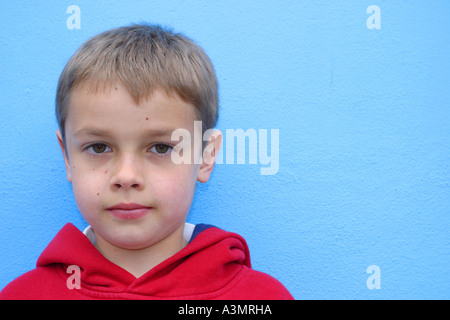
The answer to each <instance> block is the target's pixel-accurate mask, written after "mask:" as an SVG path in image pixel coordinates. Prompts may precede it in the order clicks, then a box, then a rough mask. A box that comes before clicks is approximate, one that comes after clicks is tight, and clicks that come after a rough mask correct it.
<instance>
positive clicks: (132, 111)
mask: <svg viewBox="0 0 450 320" xmlns="http://www.w3.org/2000/svg"><path fill="white" fill-rule="evenodd" d="M194 120H196V112H195V108H194V106H193V105H191V104H189V103H187V102H185V101H184V100H183V99H181V98H180V97H179V96H178V95H177V94H175V93H173V94H167V93H166V92H165V91H164V90H161V89H155V90H153V92H152V94H151V95H150V96H149V97H148V98H146V99H143V100H142V101H140V102H136V101H135V100H134V99H133V97H132V96H131V95H130V94H129V92H128V91H127V89H126V88H125V87H124V86H122V85H121V84H120V83H117V84H113V85H111V86H109V87H108V88H105V89H104V90H98V91H95V92H93V91H90V90H89V88H88V87H86V86H80V87H77V88H75V89H74V90H73V91H72V92H71V95H70V99H69V103H68V111H67V117H66V131H68V130H72V131H80V130H82V129H102V130H104V129H106V128H108V129H117V130H124V129H126V128H128V129H133V128H134V129H137V128H139V127H145V128H146V129H149V128H154V129H158V128H173V130H175V129H177V128H189V127H190V126H192V125H193V122H194ZM91 131H92V130H91ZM94 131H95V130H94Z"/></svg>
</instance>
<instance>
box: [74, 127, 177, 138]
mask: <svg viewBox="0 0 450 320" xmlns="http://www.w3.org/2000/svg"><path fill="white" fill-rule="evenodd" d="M175 130H176V128H158V129H148V130H145V131H144V133H143V134H142V135H143V136H149V137H171V136H172V132H173V131H175ZM74 136H75V137H82V136H94V137H112V136H113V134H112V131H111V130H109V129H101V128H91V127H85V128H81V129H79V130H77V131H76V132H75V133H74Z"/></svg>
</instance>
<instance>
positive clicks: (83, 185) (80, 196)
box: [72, 170, 104, 213]
mask: <svg viewBox="0 0 450 320" xmlns="http://www.w3.org/2000/svg"><path fill="white" fill-rule="evenodd" d="M90 171H91V172H86V171H81V170H72V188H73V194H74V197H75V201H76V203H77V205H78V207H79V209H80V211H81V212H82V213H85V212H89V211H90V209H92V208H94V207H96V206H97V204H98V200H99V199H100V196H101V195H102V193H103V184H104V182H103V180H104V179H103V180H102V178H104V177H102V175H100V174H98V173H97V174H96V173H95V171H94V170H90Z"/></svg>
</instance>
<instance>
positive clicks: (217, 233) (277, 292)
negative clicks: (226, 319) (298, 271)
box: [0, 223, 293, 300]
mask: <svg viewBox="0 0 450 320" xmlns="http://www.w3.org/2000/svg"><path fill="white" fill-rule="evenodd" d="M69 266H77V267H79V269H78V270H79V272H78V274H79V275H80V277H79V280H80V281H79V284H80V285H79V289H78V288H77V286H74V284H76V281H74V276H76V272H74V269H73V267H71V268H69ZM0 299H202V300H206V299H223V300H226V299H236V300H239V299H248V300H253V299H265V300H275V299H293V298H292V296H291V294H290V293H289V292H288V291H287V290H286V288H285V287H284V286H283V285H282V284H281V283H280V282H279V281H278V280H276V279H274V278H272V277H271V276H269V275H267V274H265V273H261V272H258V271H255V270H253V269H251V265H250V256H249V251H248V247H247V244H246V242H245V240H244V239H243V238H242V237H241V236H239V235H237V234H235V233H230V232H226V231H223V230H221V229H218V228H216V227H213V226H209V225H204V224H199V225H196V226H195V229H194V231H193V234H192V237H191V239H190V242H189V244H188V245H187V246H186V247H185V248H183V249H182V250H180V251H179V252H178V253H176V254H175V255H173V256H172V257H170V258H168V259H167V260H165V261H163V262H162V263H160V264H159V265H157V266H156V267H154V268H153V269H151V270H150V271H148V272H147V273H146V274H144V275H142V276H141V277H139V278H136V277H134V276H133V275H132V274H130V273H129V272H127V271H125V270H124V269H122V268H121V267H119V266H117V265H115V264H114V263H112V262H110V261H109V260H107V259H106V258H105V257H103V256H102V255H101V254H100V252H98V251H97V249H96V248H95V247H94V245H93V244H92V243H91V241H90V240H89V239H88V238H87V237H86V236H85V235H84V234H83V233H82V232H81V231H79V230H78V229H77V228H76V227H75V226H74V225H72V224H70V223H68V224H66V225H65V226H64V227H63V228H62V229H61V230H60V231H59V233H58V234H57V235H56V237H55V238H54V239H53V240H52V241H51V242H50V244H49V245H48V246H47V248H46V249H45V250H44V252H43V253H42V254H41V256H40V257H39V259H38V261H37V264H36V269H34V270H32V271H30V272H27V273H25V274H24V275H22V276H20V277H18V278H17V279H15V280H14V281H12V282H11V283H10V284H8V285H7V286H6V287H5V288H4V289H3V290H2V291H1V292H0Z"/></svg>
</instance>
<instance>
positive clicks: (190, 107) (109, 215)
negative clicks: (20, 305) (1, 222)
mask: <svg viewBox="0 0 450 320" xmlns="http://www.w3.org/2000/svg"><path fill="white" fill-rule="evenodd" d="M56 116H57V120H58V124H59V130H58V131H57V138H58V142H59V144H60V146H61V150H62V153H63V156H64V161H65V167H66V171H67V179H68V180H69V181H70V182H71V183H72V186H73V192H74V196H75V200H76V203H77V206H78V208H79V210H80V212H81V214H82V215H83V217H84V218H85V219H86V221H87V222H88V224H89V227H88V228H86V230H85V231H84V232H83V233H82V232H80V231H79V230H78V229H77V228H75V226H73V225H72V224H67V225H65V226H64V227H63V228H62V229H61V231H60V232H59V233H58V234H57V235H56V237H55V238H54V239H53V240H52V241H51V243H50V244H49V245H48V246H47V248H46V249H45V250H44V252H43V253H42V254H41V256H40V257H39V259H38V261H37V267H36V269H34V270H32V271H30V272H28V273H26V274H24V275H22V276H21V277H19V278H17V279H16V280H14V281H13V282H11V283H10V284H9V285H8V286H6V287H5V288H4V289H3V290H2V292H1V293H0V298H2V299H292V296H291V295H290V293H289V292H288V291H287V290H286V289H285V288H284V287H283V285H282V284H281V283H279V282H278V281H277V280H275V279H274V278H272V277H270V276H269V275H266V274H264V273H260V272H258V271H255V270H252V269H251V266H250V257H249V252H248V248H247V245H246V243H245V240H244V239H243V238H242V237H240V236H239V235H237V234H233V233H229V232H226V231H223V230H221V229H218V228H216V227H213V226H209V225H203V224H199V225H196V226H193V225H191V224H188V223H186V222H185V221H186V216H187V213H188V211H189V208H190V205H191V201H192V198H193V195H194V191H195V185H196V181H200V182H202V183H204V182H207V181H208V179H209V176H210V174H211V171H212V169H213V166H214V161H215V157H216V155H217V153H218V151H219V148H220V145H221V140H222V136H221V133H220V132H219V131H217V130H216V131H213V130H207V129H209V128H214V126H215V125H216V122H217V117H218V92H217V79H216V75H215V71H214V68H213V66H212V64H211V62H210V60H209V58H208V56H207V55H206V54H205V53H204V51H203V50H202V49H201V48H200V47H199V46H198V45H196V44H195V43H194V42H193V41H191V40H190V39H188V38H186V37H185V36H183V35H180V34H175V33H173V32H172V31H170V30H167V29H164V28H162V27H160V26H154V25H133V26H130V27H122V28H118V29H114V30H110V31H106V32H104V33H102V34H99V35H97V36H95V37H93V38H91V39H89V40H88V41H87V42H86V43H84V44H83V45H82V46H81V47H80V49H78V51H77V52H76V53H75V54H74V55H73V56H72V58H71V59H70V60H69V62H68V63H67V65H66V66H65V68H64V70H63V71H62V73H61V76H60V79H59V82H58V89H57V96H56ZM198 121H201V125H202V131H203V132H202V133H204V134H205V135H204V140H205V142H204V143H203V146H200V149H199V148H198V147H196V146H195V145H194V144H195V143H194V142H193V141H191V140H189V136H190V137H192V136H194V131H195V129H196V127H198V123H199V122H198ZM177 130H178V132H179V130H181V132H183V133H184V136H183V137H182V138H183V139H180V140H182V142H184V143H177V141H173V139H172V137H173V133H174V132H176V131H177ZM192 140H193V139H192ZM191 144H192V145H193V148H190V147H191ZM180 145H183V147H180ZM191 150H192V151H191ZM175 156H178V157H179V156H182V158H183V160H184V161H182V162H181V163H180V162H179V161H174V159H175Z"/></svg>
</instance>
